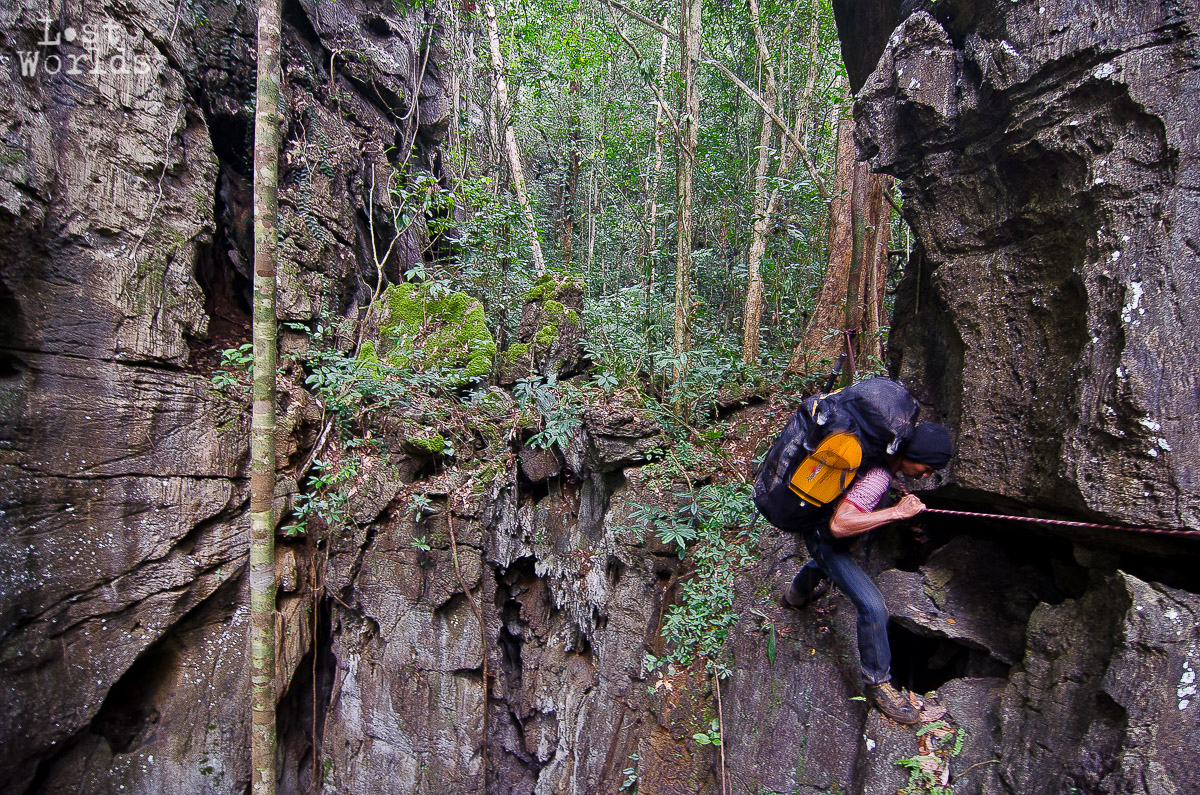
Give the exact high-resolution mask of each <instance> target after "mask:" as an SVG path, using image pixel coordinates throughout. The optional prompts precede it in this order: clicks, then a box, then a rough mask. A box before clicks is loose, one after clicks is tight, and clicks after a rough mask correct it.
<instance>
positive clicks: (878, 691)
mask: <svg viewBox="0 0 1200 795" xmlns="http://www.w3.org/2000/svg"><path fill="white" fill-rule="evenodd" d="M949 461H950V434H949V432H948V431H947V430H946V429H945V428H944V427H942V426H941V425H938V424H936V423H923V424H920V425H917V426H916V428H915V429H914V430H913V432H912V435H911V436H910V437H909V439H908V441H907V442H906V443H905V444H904V445H903V446H901V447H900V449H899V452H898V453H896V454H893V455H888V456H887V457H886V459H885V464H884V466H876V467H873V468H871V469H869V470H867V472H865V473H864V474H863V475H861V476H860V477H859V478H858V479H857V480H855V481H854V485H853V486H851V487H850V489H849V490H848V491H847V492H846V494H845V496H844V497H842V499H841V500H840V501H839V502H836V503H833V505H834V506H836V507H834V508H833V509H832V515H830V514H831V511H830V510H828V509H827V510H826V511H824V512H823V513H822V514H821V515H820V516H819V517H818V518H815V519H814V521H812V522H811V523H809V524H807V525H806V526H805V527H803V528H802V529H801V532H802V533H803V536H804V544H805V546H806V547H808V552H809V555H810V556H811V559H810V560H809V562H808V563H806V564H805V565H804V566H803V568H801V569H800V571H799V572H798V573H797V574H796V576H795V577H794V578H793V579H792V583H791V585H790V586H788V588H787V590H786V591H785V592H784V595H783V601H784V604H785V605H786V606H788V607H792V608H796V609H802V608H804V607H805V606H806V605H808V604H809V603H810V602H812V601H813V600H814V599H816V598H818V597H819V596H821V595H823V594H824V593H825V592H826V591H828V590H829V581H830V580H832V581H833V582H834V583H835V584H836V585H837V586H838V588H840V589H841V590H842V592H843V593H845V594H846V596H848V597H850V601H851V602H853V603H854V606H855V608H857V610H858V654H859V658H860V660H861V662H862V672H863V678H864V679H865V688H866V696H867V699H868V701H870V702H871V703H872V704H874V705H875V706H876V707H877V708H878V709H879V711H880V712H882V713H883V714H884V715H887V716H888V717H889V718H891V719H892V720H895V721H897V722H899V723H904V724H912V723H916V722H917V719H918V715H917V710H916V709H915V708H914V707H913V705H912V704H911V702H909V700H908V698H907V697H906V696H905V695H904V694H903V693H902V692H900V691H898V690H896V688H894V687H892V685H891V681H890V680H891V661H892V652H891V648H890V646H889V645H888V636H887V622H888V609H887V605H886V604H885V603H884V600H883V595H882V594H881V593H880V592H879V589H878V588H877V587H876V586H875V583H873V582H871V579H870V578H869V577H867V575H866V574H865V573H864V572H863V570H862V569H861V568H859V566H858V564H857V563H855V562H854V558H852V557H851V555H850V545H851V542H852V541H853V539H855V538H856V537H858V536H861V535H862V534H863V533H866V532H867V531H869V530H873V529H874V528H876V527H880V526H882V525H885V524H887V523H888V522H894V521H899V520H903V519H911V518H912V517H914V516H916V515H917V514H919V513H920V512H921V511H923V510H925V504H924V503H922V502H921V500H920V499H919V498H918V497H917V496H916V495H914V494H906V495H905V496H904V497H903V498H902V499H901V500H900V501H899V503H897V504H896V505H894V506H891V507H886V508H878V506H879V503H880V502H881V501H882V500H883V498H884V496H885V495H886V494H887V492H888V489H889V487H890V485H891V481H892V476H893V475H896V474H901V475H903V476H904V477H906V478H911V479H917V478H922V477H925V476H926V475H929V474H930V473H932V472H934V471H935V470H938V469H941V468H942V467H944V466H946V464H947V463H949Z"/></svg>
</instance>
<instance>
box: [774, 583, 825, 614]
mask: <svg viewBox="0 0 1200 795" xmlns="http://www.w3.org/2000/svg"><path fill="white" fill-rule="evenodd" d="M827 593H829V580H821V582H820V583H818V584H817V587H816V588H813V589H812V590H811V591H809V592H808V593H807V594H802V593H800V592H799V591H797V590H796V581H795V580H792V582H791V584H790V585H788V587H787V590H785V591H784V592H783V606H784V607H790V608H792V609H794V610H803V609H804V608H806V607H808V605H809V604H810V603H812V602H814V601H816V600H817V599H820V598H821V597H822V596H824V595H825V594H827Z"/></svg>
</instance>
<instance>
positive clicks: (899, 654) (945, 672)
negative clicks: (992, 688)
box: [888, 621, 1009, 693]
mask: <svg viewBox="0 0 1200 795" xmlns="http://www.w3.org/2000/svg"><path fill="white" fill-rule="evenodd" d="M888 642H889V643H890V644H891V647H892V682H893V683H895V684H896V685H897V686H898V687H905V688H907V689H909V690H911V691H913V692H914V693H928V692H930V691H932V690H937V689H938V688H940V687H941V686H942V685H944V684H946V683H947V682H949V681H950V680H952V679H962V678H977V677H992V676H995V677H1002V678H1003V677H1007V676H1008V669H1009V666H1007V665H1005V664H1004V663H1002V662H1000V661H999V660H997V659H995V658H994V657H992V656H991V655H990V654H988V653H987V652H986V651H983V650H981V649H974V648H971V647H969V646H965V645H963V644H961V643H958V642H956V641H953V640H950V639H948V638H935V637H930V636H928V635H918V634H915V633H913V632H910V631H909V630H907V629H905V628H904V627H902V626H900V625H899V624H897V623H896V622H894V621H893V622H891V623H889V624H888Z"/></svg>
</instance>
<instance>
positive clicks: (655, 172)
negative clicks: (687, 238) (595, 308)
mask: <svg viewBox="0 0 1200 795" xmlns="http://www.w3.org/2000/svg"><path fill="white" fill-rule="evenodd" d="M664 22H665V20H664ZM666 71H667V38H666V37H665V36H664V37H663V38H662V46H661V48H660V50H659V56H658V82H659V83H660V84H661V83H662V82H663V76H664V75H665V74H666ZM651 156H653V158H654V166H653V167H652V168H651V169H650V170H649V173H647V174H646V176H645V178H644V180H643V186H644V187H643V191H644V195H645V199H646V217H645V224H644V226H645V229H644V231H643V240H644V241H645V243H644V248H643V250H642V257H641V260H642V267H643V269H644V272H645V274H646V290H647V293H646V298H647V306H648V305H649V304H648V302H649V297H650V290H651V289H652V286H653V284H654V252H655V249H656V248H657V246H658V177H659V174H661V173H662V165H663V106H662V104H661V103H659V104H657V105H655V109H654V140H653V141H651V143H650V152H649V153H648V155H647V159H649V158H650V157H651Z"/></svg>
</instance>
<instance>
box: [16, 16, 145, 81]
mask: <svg viewBox="0 0 1200 795" xmlns="http://www.w3.org/2000/svg"><path fill="white" fill-rule="evenodd" d="M38 21H39V22H41V23H42V28H41V40H40V41H38V43H37V47H36V49H33V50H17V51H16V53H15V54H16V62H17V64H18V65H19V66H20V69H21V76H22V77H36V76H38V75H57V74H66V75H84V74H87V75H93V76H97V77H102V76H105V75H148V74H150V73H151V72H153V71H154V68H155V66H154V60H153V59H152V58H151V57H150V56H149V55H148V54H146V53H143V52H138V51H136V50H135V49H134V48H133V46H132V44H133V42H132V41H131V37H130V35H129V33H128V32H127V31H126V30H125V28H124V27H123V26H121V25H119V24H117V23H116V22H115V21H113V20H112V19H104V20H103V21H100V22H95V21H91V22H84V23H83V24H81V25H79V26H78V27H76V26H74V25H66V26H60V25H59V24H58V23H57V22H56V20H54V19H52V18H50V17H48V16H47V17H42V18H41V19H39V20H38ZM4 60H8V61H11V59H10V58H8V59H4Z"/></svg>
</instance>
